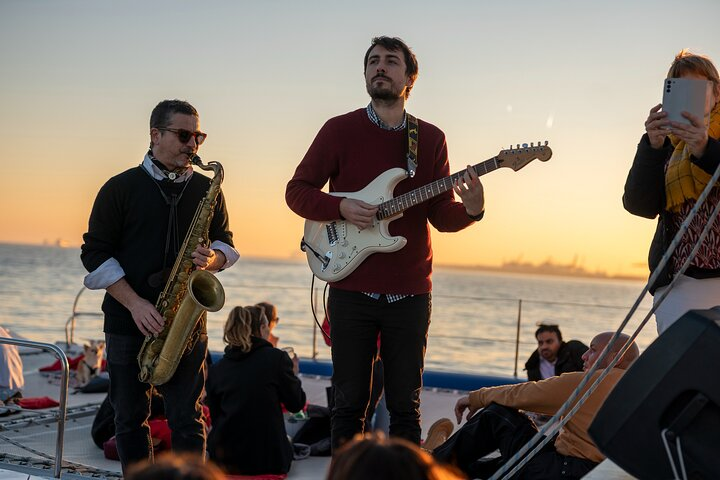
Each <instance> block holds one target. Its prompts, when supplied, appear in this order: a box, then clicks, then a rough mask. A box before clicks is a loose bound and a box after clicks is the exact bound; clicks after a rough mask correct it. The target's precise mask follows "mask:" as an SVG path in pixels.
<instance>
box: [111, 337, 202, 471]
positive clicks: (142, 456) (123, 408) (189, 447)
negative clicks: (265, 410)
mask: <svg viewBox="0 0 720 480" xmlns="http://www.w3.org/2000/svg"><path fill="white" fill-rule="evenodd" d="M105 340H106V342H107V360H108V372H109V373H110V393H109V396H110V403H111V404H112V406H113V409H114V410H115V440H116V441H117V450H118V455H119V456H120V462H121V463H122V467H123V471H124V470H125V468H126V467H127V466H128V465H130V464H132V463H134V462H137V461H141V460H152V458H153V454H152V444H151V440H150V426H149V425H148V422H147V421H148V418H149V416H150V399H151V393H152V390H151V389H152V388H153V387H152V385H150V384H147V383H144V382H141V381H140V380H138V374H139V373H140V367H139V366H138V361H137V356H138V353H139V352H140V347H141V346H142V343H143V340H144V337H132V336H128V335H114V334H109V333H108V334H105ZM206 353H207V335H201V336H200V338H199V340H198V341H197V342H196V343H195V346H194V347H193V349H192V350H191V351H190V352H189V353H187V354H185V355H184V356H183V357H182V359H181V360H180V364H179V365H178V368H177V370H176V371H175V375H173V377H172V378H171V379H170V381H168V382H167V383H165V384H164V385H160V386H158V387H156V388H157V390H158V391H159V392H160V394H161V395H162V396H163V400H164V402H165V416H166V418H167V420H168V426H169V427H170V429H171V430H172V448H173V450H175V451H188V452H195V453H198V454H201V455H204V454H205V424H204V423H203V420H202V407H201V406H200V395H201V394H202V390H203V388H204V386H205V363H204V361H205V355H206Z"/></svg>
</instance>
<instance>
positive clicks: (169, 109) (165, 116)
mask: <svg viewBox="0 0 720 480" xmlns="http://www.w3.org/2000/svg"><path fill="white" fill-rule="evenodd" d="M176 113H182V114H184V115H193V116H195V117H199V116H200V115H199V114H198V112H197V110H195V107H193V106H192V105H190V104H189V103H188V102H186V101H185V100H177V99H176V100H163V101H162V102H160V103H158V104H157V105H156V106H155V108H153V111H152V113H151V114H150V128H165V127H168V126H169V125H170V117H172V116H173V115H175V114H176Z"/></svg>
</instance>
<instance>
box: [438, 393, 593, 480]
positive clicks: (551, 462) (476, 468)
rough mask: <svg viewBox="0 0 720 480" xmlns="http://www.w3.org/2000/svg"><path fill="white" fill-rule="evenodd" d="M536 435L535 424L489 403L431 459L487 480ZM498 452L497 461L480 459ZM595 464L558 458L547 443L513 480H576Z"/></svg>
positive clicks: (576, 459) (563, 456) (580, 459)
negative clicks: (515, 479)
mask: <svg viewBox="0 0 720 480" xmlns="http://www.w3.org/2000/svg"><path fill="white" fill-rule="evenodd" d="M536 433H537V428H536V427H535V424H533V423H532V422H531V421H530V420H529V419H528V418H527V416H525V415H524V414H522V413H520V412H518V411H517V410H515V409H513V408H509V407H504V406H502V405H498V404H496V403H492V404H490V405H489V406H488V407H487V408H484V409H483V410H480V411H479V412H477V413H476V414H475V415H474V416H473V417H472V418H471V419H470V420H469V421H468V422H467V423H466V424H465V425H463V427H462V428H461V429H460V430H458V431H457V432H455V433H454V434H453V435H452V436H451V437H450V438H448V439H447V441H446V442H445V443H443V444H442V445H440V446H439V447H438V448H436V449H435V450H434V451H433V456H434V457H435V458H436V459H437V460H439V461H440V462H444V463H451V464H453V465H456V466H457V467H458V468H460V469H461V470H462V471H463V472H465V474H467V475H468V476H469V477H470V478H489V477H491V476H492V474H493V473H495V471H496V469H497V468H499V467H501V466H502V465H503V463H504V462H505V461H507V460H508V459H509V458H510V457H511V456H512V455H513V454H515V453H516V452H517V451H518V450H520V449H521V448H522V446H523V445H525V444H526V443H527V442H528V441H529V440H530V439H531V438H532V437H533V436H534V435H535V434H536ZM498 449H499V450H500V455H501V456H500V459H498V460H496V461H489V462H486V461H482V460H480V459H481V458H482V457H484V456H485V455H487V454H489V453H491V452H494V451H495V450H498ZM596 465H597V464H596V463H595V462H591V461H590V460H586V459H582V458H577V457H569V456H565V455H560V454H559V453H557V451H555V446H554V445H553V444H552V442H548V443H547V444H546V445H545V446H544V447H543V448H542V450H541V451H540V452H538V453H537V454H536V455H535V456H534V457H533V458H532V460H530V462H528V463H527V465H526V466H525V467H523V469H522V470H521V471H520V472H519V473H518V474H517V475H516V476H515V477H513V478H518V479H528V480H552V479H557V478H568V479H574V478H577V479H579V478H582V477H583V476H584V475H585V474H587V473H588V472H589V471H590V470H592V469H593V468H595V466H596Z"/></svg>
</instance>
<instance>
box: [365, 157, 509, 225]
mask: <svg viewBox="0 0 720 480" xmlns="http://www.w3.org/2000/svg"><path fill="white" fill-rule="evenodd" d="M497 160H498V157H493V158H491V159H489V160H485V161H484V162H480V163H478V164H477V165H473V167H472V168H474V169H475V173H477V174H478V176H480V175H485V174H486V173H490V172H492V171H493V170H497V169H498V168H499V166H498V163H497ZM465 172H466V170H461V171H459V172H456V173H453V174H452V175H449V176H447V177H445V178H441V179H439V180H435V181H434V182H432V183H428V184H427V185H425V186H422V187H420V188H416V189H415V190H412V191H410V192H407V193H403V194H402V195H400V196H399V197H395V198H393V199H391V200H388V201H387V202H383V203H381V204H380V205H378V212H377V215H376V216H377V218H378V219H379V220H383V219H385V218H390V217H393V216H395V215H398V214H400V213H402V212H404V211H405V210H406V209H408V208H410V207H413V206H415V205H418V204H420V203H422V202H424V201H426V200H430V199H431V198H433V197H437V196H438V195H440V194H441V193H445V192H447V191H448V190H450V189H451V188H453V185H454V184H455V182H457V180H458V179H459V178H460V177H462V176H463V175H464V174H465Z"/></svg>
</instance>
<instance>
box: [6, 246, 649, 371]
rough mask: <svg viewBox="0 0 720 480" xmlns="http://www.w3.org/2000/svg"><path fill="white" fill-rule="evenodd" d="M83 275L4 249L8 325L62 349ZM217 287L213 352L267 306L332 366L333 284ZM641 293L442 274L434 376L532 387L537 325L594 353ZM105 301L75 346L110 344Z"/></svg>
mask: <svg viewBox="0 0 720 480" xmlns="http://www.w3.org/2000/svg"><path fill="white" fill-rule="evenodd" d="M85 274H86V272H85V270H84V268H83V266H82V264H81V262H80V251H79V249H78V248H57V247H45V246H30V245H11V244H0V325H3V326H5V327H9V328H10V329H11V330H13V331H14V332H15V333H18V334H21V335H24V336H25V337H27V338H29V339H31V340H35V341H40V342H48V343H55V342H56V341H61V340H62V341H64V340H65V339H66V324H67V323H68V321H69V320H70V319H71V317H72V312H73V303H74V302H75V300H76V298H77V295H78V293H79V292H80V291H81V289H82V288H83V287H82V281H83V277H84V276H85ZM218 278H219V279H220V281H221V282H222V284H223V286H224V288H225V294H226V303H225V306H224V307H223V309H222V310H220V311H219V312H215V313H210V314H208V334H209V338H210V348H211V349H212V350H222V349H223V348H224V345H223V341H222V331H223V324H224V323H225V319H226V318H227V315H228V312H229V311H230V310H231V309H232V308H233V307H234V306H236V305H251V304H254V303H257V302H260V301H268V302H271V303H273V304H275V305H276V306H277V308H278V316H279V318H280V321H279V324H278V326H277V327H276V329H275V331H274V334H275V335H276V336H278V337H280V345H279V346H292V347H293V348H294V350H295V352H296V353H297V354H298V355H299V356H301V357H304V358H309V357H312V356H315V357H316V358H319V359H328V358H329V357H330V349H329V348H328V347H327V346H326V345H325V343H324V342H323V339H322V334H321V333H319V330H318V329H317V327H316V324H315V319H314V316H313V309H314V310H315V313H316V316H317V319H318V321H320V322H322V319H323V308H324V307H323V305H324V302H323V287H324V286H325V284H324V282H321V281H316V282H315V283H314V285H312V274H311V272H310V269H309V268H308V267H307V265H306V264H305V263H302V262H292V261H279V260H262V259H251V258H242V259H241V260H240V261H239V262H238V264H236V265H235V266H233V267H232V268H230V269H228V270H226V271H224V272H221V273H219V274H218ZM643 287H644V283H643V282H641V281H631V280H606V279H590V278H577V277H574V278H569V277H551V276H540V275H520V274H503V273H488V272H482V271H478V270H467V269H462V270H460V269H453V268H449V267H439V266H436V268H435V271H434V273H433V296H432V305H433V312H432V321H431V325H430V331H429V335H428V347H427V353H426V368H429V369H435V370H446V371H459V372H473V373H483V374H489V375H513V374H514V373H515V372H517V375H518V376H519V377H523V378H524V377H525V372H523V371H522V370H523V365H524V363H525V360H526V359H527V358H528V356H529V355H530V354H531V353H532V351H533V349H534V348H535V347H536V344H535V338H534V331H535V329H536V328H537V324H538V323H540V322H546V323H555V324H559V325H560V328H561V330H562V332H563V337H564V339H566V340H567V339H578V340H581V341H583V342H584V343H585V344H589V342H590V340H591V339H592V337H593V335H594V334H596V333H598V332H601V331H609V330H613V331H614V330H615V329H616V328H617V327H618V326H619V325H620V324H621V322H622V321H623V320H624V319H625V317H626V316H627V314H628V312H629V310H630V307H631V305H633V304H634V303H635V301H636V299H637V297H638V295H639V294H640V293H641V291H642V289H643ZM103 294H104V291H99V292H98V291H89V290H86V291H83V292H82V294H80V296H79V298H77V306H76V311H77V312H79V315H77V316H76V317H75V319H74V323H75V330H74V336H73V340H74V341H75V342H77V343H82V342H83V341H86V340H89V339H102V338H103V332H102V316H101V315H100V304H101V303H102V296H103ZM651 303H652V302H651V299H650V298H649V297H646V298H644V299H643V300H642V302H641V303H640V307H639V308H638V310H637V313H636V314H635V315H634V316H633V317H632V319H631V321H630V323H629V326H628V327H627V328H626V329H625V332H627V333H632V332H633V331H634V330H635V328H636V327H637V325H638V324H639V323H640V321H641V320H642V319H643V318H644V317H645V316H646V315H647V312H648V311H649V309H650V306H651ZM518 320H519V321H520V327H519V340H520V342H519V344H518V351H517V354H516V337H517V336H518V335H517V331H518ZM655 338H656V330H655V322H654V319H653V318H651V319H650V321H649V322H648V324H647V326H646V327H645V328H644V329H643V330H642V331H641V332H640V335H639V336H638V345H639V346H640V348H641V350H643V349H644V348H646V347H647V345H649V344H650V343H651V342H652V341H653V340H654V339H655ZM516 358H517V359H518V361H517V362H516Z"/></svg>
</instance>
